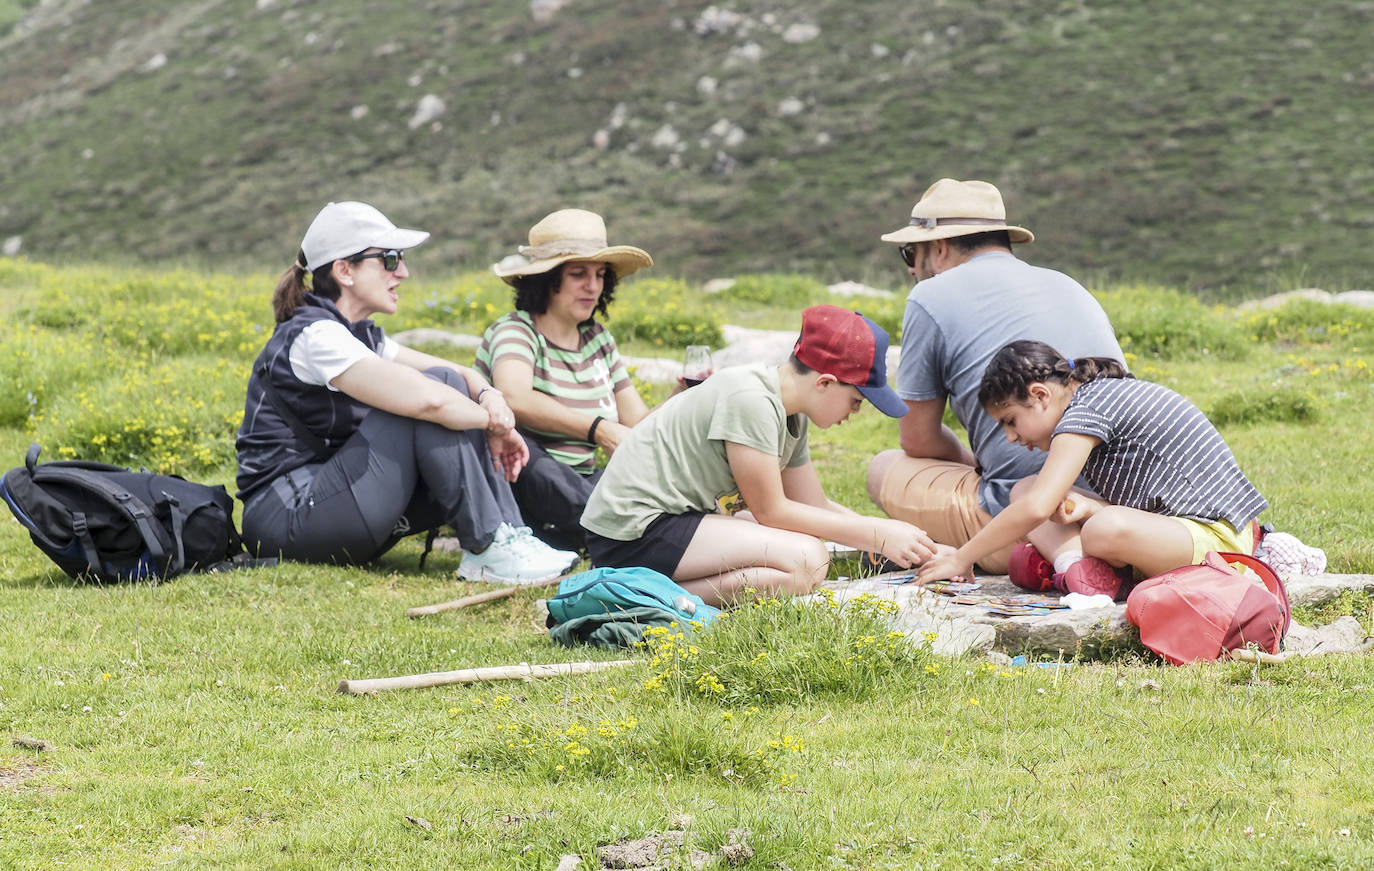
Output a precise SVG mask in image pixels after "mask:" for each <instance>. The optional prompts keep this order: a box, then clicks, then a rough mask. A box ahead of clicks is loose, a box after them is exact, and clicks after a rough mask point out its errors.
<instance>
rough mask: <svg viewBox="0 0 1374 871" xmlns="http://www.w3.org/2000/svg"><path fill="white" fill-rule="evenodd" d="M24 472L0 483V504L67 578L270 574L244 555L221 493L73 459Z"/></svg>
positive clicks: (33, 452) (34, 461) (229, 501)
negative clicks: (254, 570) (250, 568)
mask: <svg viewBox="0 0 1374 871" xmlns="http://www.w3.org/2000/svg"><path fill="white" fill-rule="evenodd" d="M41 450H42V448H40V447H39V446H38V445H36V444H35V445H33V446H31V447H30V448H29V452H28V455H27V456H26V457H25V458H24V465H23V466H21V467H18V468H14V469H10V470H9V471H8V472H6V473H5V475H4V477H3V478H0V498H3V499H4V500H5V503H6V504H7V505H9V507H10V511H12V512H14V516H15V517H16V518H18V520H19V522H20V523H22V524H23V525H24V527H25V528H26V529H28V531H29V536H30V537H31V538H32V539H33V543H34V544H36V545H38V547H39V549H41V550H42V551H43V552H44V553H46V554H47V555H48V556H49V557H51V558H52V560H53V562H55V563H57V564H58V565H59V566H60V567H61V568H62V570H63V571H64V572H66V573H67V574H69V575H71V576H72V577H73V578H86V579H91V580H97V581H102V582H105V583H113V582H116V581H141V580H154V581H155V580H158V579H164V578H171V577H175V576H176V575H179V574H181V573H183V572H194V571H217V570H220V569H226V568H240V567H243V566H246V565H271V564H275V563H276V560H253V559H250V558H249V557H248V555H247V554H246V553H244V549H243V542H242V541H241V540H240V539H239V533H238V529H236V528H235V526H234V500H233V497H231V496H230V495H229V494H228V492H226V491H225V489H224V488H223V487H210V486H207V485H205V484H194V483H192V482H190V481H187V480H185V479H184V478H180V477H178V476H176V475H155V474H153V473H151V472H146V471H144V472H133V471H130V470H128V469H123V468H120V467H119V466H111V465H107V464H105V463H92V462H85V461H82V460H70V461H59V462H52V463H43V464H41V465H40V464H39V463H38V454H39V452H40V451H41Z"/></svg>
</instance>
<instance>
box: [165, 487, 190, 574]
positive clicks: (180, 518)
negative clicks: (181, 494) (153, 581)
mask: <svg viewBox="0 0 1374 871" xmlns="http://www.w3.org/2000/svg"><path fill="white" fill-rule="evenodd" d="M162 501H163V502H165V503H166V504H167V514H168V516H170V517H171V518H172V544H174V545H176V549H177V552H176V555H175V556H174V557H173V560H172V564H171V565H169V566H168V567H167V574H168V575H175V574H180V573H181V570H182V569H184V568H186V544H185V542H184V541H183V540H182V539H183V538H184V537H185V533H183V532H182V530H184V529H185V528H186V512H185V511H183V510H182V509H181V500H179V499H177V497H175V496H173V495H172V494H171V493H168V492H167V491H166V490H163V491H162Z"/></svg>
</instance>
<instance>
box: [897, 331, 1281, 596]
mask: <svg viewBox="0 0 1374 871" xmlns="http://www.w3.org/2000/svg"><path fill="white" fill-rule="evenodd" d="M978 401H979V403H980V404H981V405H982V406H983V408H984V409H985V410H986V411H987V413H988V414H990V415H992V417H993V418H994V419H996V420H997V422H998V423H999V424H1000V425H1001V426H1002V430H1003V432H1004V433H1005V435H1006V437H1007V440H1008V441H1009V442H1011V443H1012V444H1020V445H1024V446H1025V447H1026V449H1027V450H1041V451H1048V454H1049V455H1048V457H1047V458H1046V460H1045V464H1044V466H1043V468H1042V469H1041V470H1040V473H1039V474H1038V475H1035V476H1033V477H1030V478H1025V479H1023V480H1021V481H1019V482H1018V483H1017V484H1016V486H1014V487H1013V488H1012V492H1011V504H1010V505H1009V506H1008V507H1007V509H1006V510H1005V511H1003V512H1002V513H1000V514H998V515H997V516H996V517H995V518H994V519H993V520H992V522H991V523H989V524H988V525H987V527H985V528H984V529H983V530H982V531H981V532H979V533H978V534H977V535H975V536H974V537H973V538H972V539H971V540H970V541H969V542H968V543H967V544H965V545H964V546H963V547H961V548H959V549H958V551H956V552H955V553H954V554H953V555H946V556H942V557H940V558H937V559H935V560H932V561H930V562H929V563H927V564H926V565H925V566H924V567H922V569H921V572H920V576H919V579H920V580H921V581H923V582H924V581H934V580H940V579H943V578H952V577H958V576H968V575H969V573H970V570H971V567H972V565H973V563H974V562H976V561H977V560H978V558H979V557H981V556H982V555H984V554H986V553H991V552H993V551H996V550H997V549H998V548H1004V547H1006V546H1008V545H1010V544H1012V543H1013V542H1016V541H1017V540H1019V539H1021V538H1026V539H1028V541H1027V542H1022V543H1021V544H1019V545H1017V546H1016V547H1015V548H1014V549H1013V551H1012V555H1011V567H1010V574H1011V579H1012V581H1013V582H1015V583H1016V584H1017V585H1019V586H1022V587H1025V588H1027V589H1032V590H1048V589H1058V590H1060V591H1063V592H1073V593H1084V594H1087V595H1092V594H1095V593H1106V594H1107V595H1110V596H1112V597H1113V598H1116V597H1117V595H1118V593H1120V592H1122V588H1123V581H1129V580H1131V579H1132V578H1133V572H1132V571H1131V569H1132V568H1134V569H1135V570H1137V571H1139V572H1141V573H1142V574H1143V575H1144V576H1149V575H1156V574H1159V573H1161V572H1165V571H1168V570H1169V569H1172V568H1177V567H1178V566H1181V565H1187V564H1190V563H1200V562H1202V560H1203V558H1204V557H1205V556H1206V555H1207V552H1208V551H1212V550H1219V551H1238V552H1241V553H1250V551H1251V550H1252V546H1253V535H1252V532H1251V523H1252V521H1254V519H1255V517H1256V516H1257V515H1258V514H1259V513H1260V512H1261V511H1263V510H1264V509H1265V508H1267V507H1268V506H1269V503H1268V502H1267V501H1265V499H1264V497H1263V496H1261V495H1260V493H1259V491H1258V490H1256V489H1255V487H1254V485H1252V484H1251V483H1250V481H1249V479H1247V478H1246V477H1245V475H1244V474H1243V473H1242V472H1241V471H1240V467H1239V466H1238V465H1237V464H1236V458H1235V456H1234V455H1232V453H1231V450H1230V448H1229V447H1227V445H1226V442H1225V440H1223V439H1222V437H1221V434H1220V433H1218V432H1217V430H1216V427H1214V426H1213V425H1212V424H1211V422H1210V421H1208V420H1207V418H1206V416H1205V415H1203V413H1202V412H1201V411H1200V410H1199V409H1198V408H1197V406H1195V405H1193V404H1192V403H1191V402H1189V401H1188V400H1187V399H1185V398H1184V397H1182V396H1180V395H1179V394H1178V393H1175V392H1174V391H1173V390H1170V389H1169V388H1167V387H1165V386H1163V385H1161V384H1154V383H1151V382H1149V381H1139V380H1136V379H1135V378H1133V377H1132V376H1131V375H1130V374H1128V373H1127V372H1126V370H1125V368H1124V367H1122V365H1121V364H1120V363H1119V362H1117V361H1116V360H1113V359H1110V358H1105V357H1083V358H1079V359H1077V360H1066V359H1064V357H1063V356H1061V355H1060V354H1059V353H1058V352H1057V351H1055V350H1054V349H1053V348H1051V347H1050V346H1049V345H1046V344H1045V343H1043V342H1034V341H1027V340H1021V341H1016V342H1012V343H1011V344H1009V345H1006V346H1004V347H1003V348H1002V349H1001V350H999V351H998V352H997V353H996V354H995V355H994V356H993V358H992V360H991V361H990V362H989V363H988V368H987V370H986V371H985V372H984V373H983V380H982V384H981V385H980V387H979V391H978ZM1080 475H1082V477H1083V478H1084V480H1086V482H1087V483H1088V485H1089V486H1090V487H1091V488H1092V491H1094V492H1089V491H1088V490H1085V489H1082V488H1081V487H1077V486H1075V481H1076V480H1077V479H1078V478H1079V476H1080Z"/></svg>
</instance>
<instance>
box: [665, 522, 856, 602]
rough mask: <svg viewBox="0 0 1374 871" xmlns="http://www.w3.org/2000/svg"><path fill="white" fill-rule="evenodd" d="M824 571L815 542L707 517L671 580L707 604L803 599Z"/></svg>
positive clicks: (822, 553) (826, 559) (824, 557)
mask: <svg viewBox="0 0 1374 871" xmlns="http://www.w3.org/2000/svg"><path fill="white" fill-rule="evenodd" d="M829 569H830V555H829V554H828V553H826V550H825V545H824V544H822V543H821V540H820V539H818V538H814V537H812V536H809V535H803V534H802V533H799V532H791V531H789V530H786V529H776V528H774V527H771V526H763V525H760V524H758V523H755V522H752V521H750V520H745V519H741V518H738V517H724V516H720V515H714V514H711V515H707V516H706V517H703V518H702V519H701V525H700V526H698V527H697V531H696V535H694V536H693V537H692V543H691V544H689V545H688V546H687V550H686V552H685V553H683V555H682V559H681V560H680V561H679V562H678V565H677V569H676V570H675V571H674V572H673V580H675V581H677V582H678V584H680V585H681V586H682V587H683V588H684V589H687V590H689V591H690V592H692V593H695V594H696V595H698V596H700V597H701V598H702V599H703V600H704V601H706V602H707V603H708V604H711V605H721V604H732V603H734V602H736V601H738V600H739V599H740V598H742V597H743V595H744V593H745V591H747V590H752V591H754V592H755V593H758V594H759V595H761V596H799V595H805V594H806V593H810V592H811V591H813V590H815V589H816V587H818V586H820V583H821V582H822V581H824V580H825V575H826V572H827V571H829Z"/></svg>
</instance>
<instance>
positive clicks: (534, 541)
mask: <svg viewBox="0 0 1374 871" xmlns="http://www.w3.org/2000/svg"><path fill="white" fill-rule="evenodd" d="M578 558H579V557H578V555H577V554H575V553H573V552H572V551H570V550H554V549H553V548H551V547H549V546H548V545H547V544H545V543H544V542H542V541H540V540H539V539H538V538H536V537H535V535H534V533H533V532H531V531H530V528H529V527H528V526H511V525H510V524H509V523H502V524H501V525H500V526H498V527H497V528H496V535H495V536H494V537H493V538H492V540H491V544H490V545H489V546H488V547H487V549H486V550H484V551H482V552H481V553H473V552H472V551H464V552H463V561H462V562H461V563H459V565H458V577H460V578H465V579H467V580H469V581H486V582H489V583H497V584H538V583H541V582H543V581H549V580H553V579H554V578H556V577H558V576H559V575H561V574H563V572H564V571H566V570H567V569H568V568H570V567H571V566H572V565H573V564H574V563H576V562H577V560H578Z"/></svg>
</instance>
